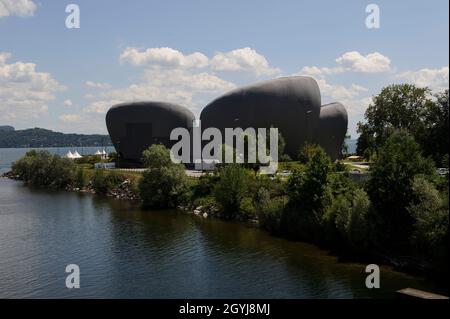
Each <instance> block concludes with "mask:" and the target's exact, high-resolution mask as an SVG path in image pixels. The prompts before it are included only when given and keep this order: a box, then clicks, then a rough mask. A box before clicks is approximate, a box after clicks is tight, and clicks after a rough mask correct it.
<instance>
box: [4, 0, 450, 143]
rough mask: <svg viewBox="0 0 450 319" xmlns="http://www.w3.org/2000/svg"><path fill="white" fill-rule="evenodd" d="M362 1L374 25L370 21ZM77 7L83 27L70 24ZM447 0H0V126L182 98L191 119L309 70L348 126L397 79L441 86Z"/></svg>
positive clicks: (101, 128)
mask: <svg viewBox="0 0 450 319" xmlns="http://www.w3.org/2000/svg"><path fill="white" fill-rule="evenodd" d="M370 3H373V4H376V5H377V6H378V8H379V13H380V15H379V28H368V27H367V26H366V18H367V16H368V15H369V14H370V13H367V12H366V7H367V5H369V4H370ZM69 4H76V5H78V8H79V11H80V27H79V28H67V26H66V18H67V16H68V15H69V14H70V13H66V6H67V5H69ZM448 12H449V2H448V0H429V1H415V0H401V1H400V0H398V1H381V0H379V1H377V0H371V1H362V0H345V1H344V0H342V1H331V0H329V1H323V0H314V1H300V0H292V1H289V0H284V1H274V0H272V1H264V0H246V1H242V0H240V1H235V0H227V1H213V0H190V1H189V0H179V1H172V0H165V1H148V0H130V1H120V0H72V1H60V0H58V1H54V0H0V125H12V126H14V127H15V128H16V129H24V128H30V127H43V128H47V129H52V130H56V131H61V132H66V133H72V132H75V133H106V132H107V131H106V125H105V114H106V111H107V110H108V109H109V108H110V107H111V106H112V105H114V104H117V103H121V102H127V101H136V100H139V101H142V100H158V101H167V102H172V103H178V104H181V105H184V106H186V107H188V108H189V109H191V110H192V111H193V112H194V114H195V115H196V116H197V117H198V116H199V114H200V112H201V110H202V108H203V107H204V106H205V105H206V104H208V103H209V102H210V101H212V100H213V99H214V98H216V97H218V96H220V95H221V94H223V93H225V92H227V91H230V90H232V89H234V88H236V87H240V86H243V85H248V84H253V83H256V82H260V81H264V80H268V79H273V78H277V77H282V76H292V75H306V76H312V77H313V78H315V79H316V81H317V83H318V85H319V87H320V89H321V94H322V104H326V103H329V102H334V101H338V102H341V103H342V104H344V105H345V106H346V108H347V112H348V115H349V127H348V133H349V134H350V135H351V136H352V138H356V137H357V132H356V127H357V123H358V122H359V121H362V120H363V118H364V111H365V110H366V108H367V106H368V105H369V104H370V102H371V98H372V97H373V96H374V95H376V94H378V93H379V92H380V90H381V89H382V88H383V87H385V86H387V85H390V84H393V83H414V84H416V85H418V86H428V87H430V88H431V89H432V90H433V92H439V91H442V90H444V89H446V88H448V86H449V60H448V59H449V16H448V14H449V13H448Z"/></svg>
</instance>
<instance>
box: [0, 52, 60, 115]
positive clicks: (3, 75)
mask: <svg viewBox="0 0 450 319" xmlns="http://www.w3.org/2000/svg"><path fill="white" fill-rule="evenodd" d="M10 57H11V54H10V53H0V87H1V90H0V117H1V118H5V119H12V118H14V119H19V118H20V119H24V118H28V117H38V116H40V115H42V114H44V113H46V112H47V110H48V106H47V103H48V102H49V101H51V100H54V99H55V93H56V92H58V91H63V90H65V89H66V88H65V87H64V86H63V85H61V84H60V83H59V82H58V81H56V80H55V79H54V78H53V77H52V76H51V74H50V73H46V72H38V71H36V64H34V63H26V62H21V61H18V62H15V63H7V60H8V59H9V58H10Z"/></svg>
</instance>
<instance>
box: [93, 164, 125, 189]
mask: <svg viewBox="0 0 450 319" xmlns="http://www.w3.org/2000/svg"><path fill="white" fill-rule="evenodd" d="M124 181H125V176H124V175H123V174H121V173H119V172H116V171H114V170H112V171H109V172H108V171H106V170H103V169H96V170H95V173H94V177H93V179H92V188H93V189H94V191H95V193H97V194H103V195H104V194H108V193H109V192H111V191H112V190H114V189H115V188H116V187H117V186H119V185H120V184H121V183H123V182H124Z"/></svg>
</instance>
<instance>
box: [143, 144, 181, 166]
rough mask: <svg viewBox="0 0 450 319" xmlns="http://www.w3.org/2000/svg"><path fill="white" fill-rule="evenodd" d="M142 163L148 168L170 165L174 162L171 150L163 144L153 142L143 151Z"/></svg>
mask: <svg viewBox="0 0 450 319" xmlns="http://www.w3.org/2000/svg"><path fill="white" fill-rule="evenodd" d="M142 163H144V166H145V167H147V168H161V167H168V166H170V165H172V164H174V163H173V162H172V160H171V159H170V151H169V150H168V149H167V148H166V147H165V146H164V145H161V144H153V145H152V146H150V147H149V148H148V149H146V150H145V151H144V152H143V153H142Z"/></svg>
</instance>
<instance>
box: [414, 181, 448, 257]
mask: <svg viewBox="0 0 450 319" xmlns="http://www.w3.org/2000/svg"><path fill="white" fill-rule="evenodd" d="M445 195H446V196H445V197H444V196H441V194H439V192H438V191H437V190H436V188H435V187H434V185H433V184H432V183H430V182H429V181H427V180H426V179H425V178H424V177H422V176H417V177H415V178H414V181H413V183H412V196H413V201H412V202H411V204H410V205H409V206H408V208H407V209H408V212H409V213H410V214H411V216H412V217H413V218H414V227H413V232H412V235H411V244H412V246H413V247H415V249H416V250H417V251H418V252H419V253H421V254H422V255H425V256H426V257H431V258H438V259H440V260H442V259H448V222H449V210H448V194H445Z"/></svg>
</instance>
